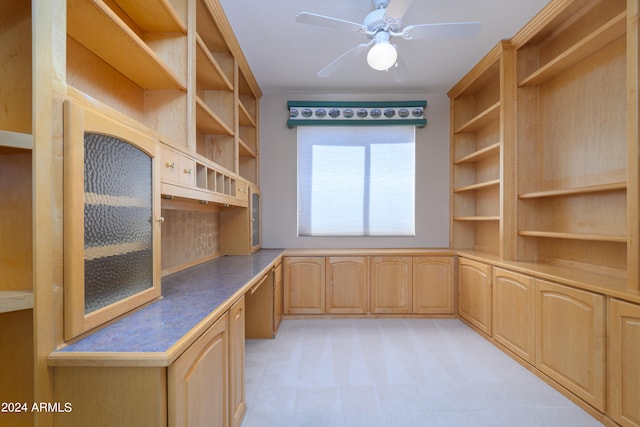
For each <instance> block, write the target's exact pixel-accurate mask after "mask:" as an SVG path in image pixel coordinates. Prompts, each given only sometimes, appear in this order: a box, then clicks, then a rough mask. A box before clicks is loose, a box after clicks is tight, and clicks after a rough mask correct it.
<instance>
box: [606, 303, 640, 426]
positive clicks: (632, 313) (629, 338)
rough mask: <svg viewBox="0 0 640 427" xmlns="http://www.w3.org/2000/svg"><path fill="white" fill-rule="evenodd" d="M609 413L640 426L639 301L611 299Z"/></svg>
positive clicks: (624, 421)
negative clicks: (634, 302) (630, 301)
mask: <svg viewBox="0 0 640 427" xmlns="http://www.w3.org/2000/svg"><path fill="white" fill-rule="evenodd" d="M608 312H609V354H608V357H609V359H608V366H609V371H608V373H609V402H608V405H609V413H610V414H611V417H612V418H613V419H614V420H615V421H616V422H618V423H620V424H621V425H623V426H625V427H626V426H635V427H638V426H640V305H637V304H630V303H627V302H623V301H618V300H614V299H612V300H611V301H610V303H609V311H608Z"/></svg>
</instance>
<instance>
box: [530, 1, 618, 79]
mask: <svg viewBox="0 0 640 427" xmlns="http://www.w3.org/2000/svg"><path fill="white" fill-rule="evenodd" d="M626 24H627V20H626V12H622V13H620V14H619V15H617V16H615V17H614V18H613V19H611V20H610V21H608V22H607V23H606V24H605V25H603V26H601V27H600V28H598V29H597V30H595V31H594V32H593V33H591V34H590V35H588V36H587V37H585V38H583V39H580V41H578V42H577V43H576V44H574V45H573V46H571V47H570V48H568V49H567V50H565V51H564V52H562V53H561V54H560V55H558V56H557V57H555V58H554V59H553V60H551V61H549V62H547V63H546V64H544V65H543V66H542V67H540V68H539V69H538V70H536V71H535V72H533V73H531V74H530V75H529V76H527V77H525V78H524V79H522V81H520V82H519V86H535V85H540V84H543V83H545V82H547V81H549V80H551V79H552V78H554V77H555V76H557V75H558V74H560V73H562V72H563V71H564V70H566V69H568V68H570V67H572V66H574V65H575V64H577V63H578V62H580V61H582V60H583V59H585V58H586V57H588V56H589V55H591V54H592V53H594V52H596V51H598V50H599V49H601V48H603V47H604V46H606V45H607V44H609V43H611V42H612V41H613V40H615V39H617V38H619V37H622V36H623V35H624V34H626V30H627V27H626Z"/></svg>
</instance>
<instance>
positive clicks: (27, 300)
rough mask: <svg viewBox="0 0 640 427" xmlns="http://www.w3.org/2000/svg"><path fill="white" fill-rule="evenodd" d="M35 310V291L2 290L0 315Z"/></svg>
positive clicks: (0, 294)
mask: <svg viewBox="0 0 640 427" xmlns="http://www.w3.org/2000/svg"><path fill="white" fill-rule="evenodd" d="M29 308H33V291H3V290H0V313H9V312H11V311H19V310H26V309H29Z"/></svg>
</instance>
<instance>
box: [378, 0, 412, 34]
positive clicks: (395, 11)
mask: <svg viewBox="0 0 640 427" xmlns="http://www.w3.org/2000/svg"><path fill="white" fill-rule="evenodd" d="M411 3H413V0H391V1H390V2H389V5H388V6H387V9H386V10H385V13H384V21H385V22H386V23H387V24H389V25H390V26H391V28H392V29H398V28H400V22H401V21H402V17H403V16H404V14H405V13H407V10H409V7H411Z"/></svg>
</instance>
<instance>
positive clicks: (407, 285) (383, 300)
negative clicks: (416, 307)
mask: <svg viewBox="0 0 640 427" xmlns="http://www.w3.org/2000/svg"><path fill="white" fill-rule="evenodd" d="M412 271H413V262H412V258H411V257H403V256H374V257H371V312H372V313H411V310H412V303H411V301H412V299H411V294H412V290H413V289H412Z"/></svg>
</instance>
